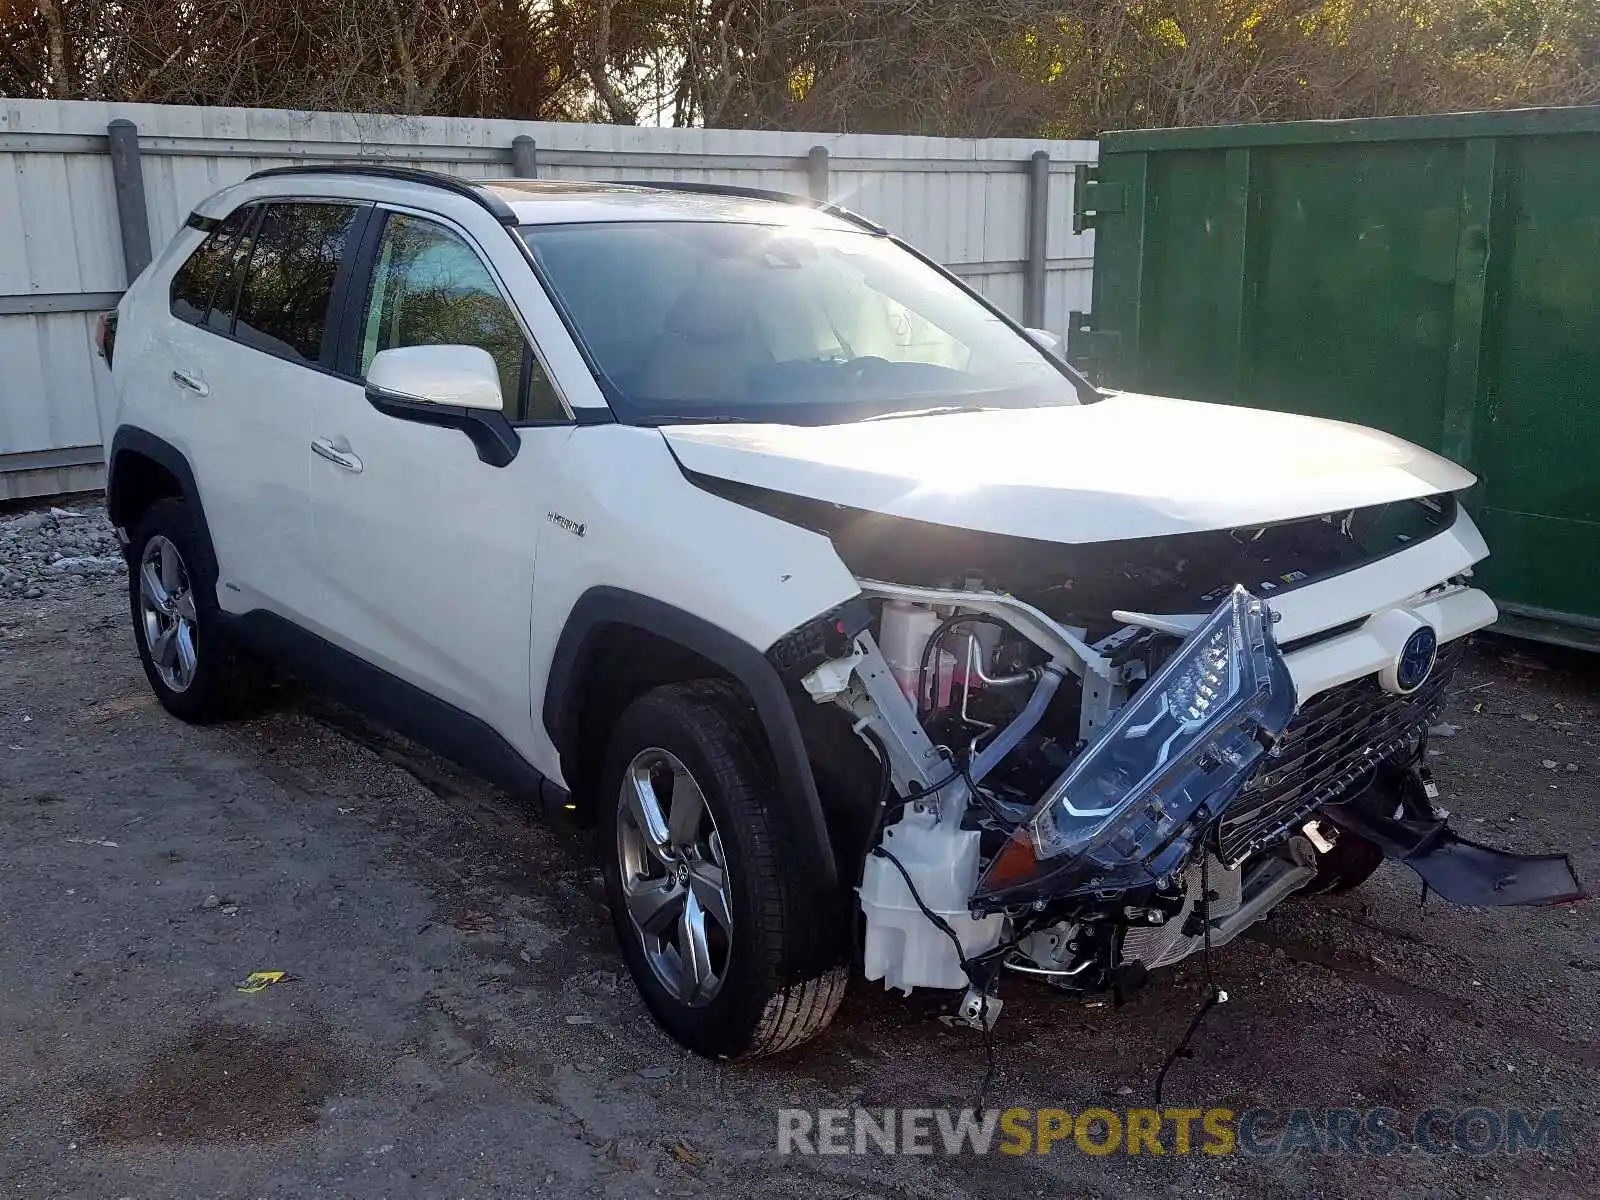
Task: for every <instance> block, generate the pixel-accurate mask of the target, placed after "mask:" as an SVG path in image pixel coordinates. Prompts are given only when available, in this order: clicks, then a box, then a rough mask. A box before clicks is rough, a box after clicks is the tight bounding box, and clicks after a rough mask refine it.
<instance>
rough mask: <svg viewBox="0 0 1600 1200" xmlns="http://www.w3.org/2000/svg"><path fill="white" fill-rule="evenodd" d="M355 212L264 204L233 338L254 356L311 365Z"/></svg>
mask: <svg viewBox="0 0 1600 1200" xmlns="http://www.w3.org/2000/svg"><path fill="white" fill-rule="evenodd" d="M359 212H360V209H358V208H355V207H353V206H351V205H346V204H269V205H268V206H267V208H266V211H265V212H264V213H263V214H262V217H261V224H260V226H259V227H258V228H257V230H256V237H255V246H254V248H253V249H252V250H251V252H250V268H249V271H248V272H247V273H246V275H245V280H244V287H243V289H242V290H241V291H240V294H239V316H238V320H237V322H236V323H235V325H234V336H235V337H237V338H238V339H239V340H240V341H241V342H244V343H245V344H246V345H248V346H254V347H256V348H257V349H258V350H265V351H267V352H268V353H271V354H277V355H281V356H282V357H284V358H289V359H295V360H298V361H301V362H309V363H314V362H316V361H317V360H318V359H319V358H320V357H321V354H322V337H323V333H324V332H325V331H326V329H327V327H328V303H329V301H330V300H331V299H332V297H333V281H334V277H335V276H336V275H337V274H338V271H339V263H340V260H341V259H343V257H344V252H345V242H346V240H347V239H348V237H349V233H350V228H351V226H352V225H353V224H354V222H355V219H356V216H357V214H358V213H359Z"/></svg>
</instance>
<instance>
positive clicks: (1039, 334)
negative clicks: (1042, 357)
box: [1023, 329, 1061, 354]
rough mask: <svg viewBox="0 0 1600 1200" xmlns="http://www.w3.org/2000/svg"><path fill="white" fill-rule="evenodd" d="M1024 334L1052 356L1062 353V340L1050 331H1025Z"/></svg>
mask: <svg viewBox="0 0 1600 1200" xmlns="http://www.w3.org/2000/svg"><path fill="white" fill-rule="evenodd" d="M1023 332H1024V333H1026V334H1027V335H1028V336H1029V337H1031V338H1032V339H1033V340H1034V341H1035V342H1037V343H1038V344H1039V345H1040V346H1041V347H1043V348H1044V349H1045V350H1047V351H1049V352H1050V353H1051V354H1060V353H1061V339H1060V338H1058V337H1057V336H1056V335H1055V334H1053V333H1051V332H1050V331H1049V330H1048V329H1024V330H1023Z"/></svg>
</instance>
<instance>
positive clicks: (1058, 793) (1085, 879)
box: [972, 588, 1582, 913]
mask: <svg viewBox="0 0 1600 1200" xmlns="http://www.w3.org/2000/svg"><path fill="white" fill-rule="evenodd" d="M1462 591H1465V592H1467V593H1469V594H1472V595H1476V594H1477V593H1471V591H1470V589H1462ZM1455 594H1459V593H1455ZM1390 614H1395V615H1398V610H1389V613H1386V614H1379V615H1378V616H1377V617H1374V618H1373V619H1372V620H1373V621H1374V622H1380V623H1381V621H1382V619H1383V618H1384V617H1385V616H1387V615H1390ZM1406 616H1407V617H1408V629H1409V630H1412V631H1414V630H1418V629H1422V630H1424V631H1425V632H1429V633H1431V630H1432V627H1431V626H1424V625H1422V624H1421V623H1420V622H1417V621H1416V620H1415V618H1414V617H1411V614H1410V613H1407V614H1406ZM1407 631H1408V630H1401V631H1400V632H1402V633H1405V632H1407ZM1390 632H1391V633H1392V632H1393V631H1390ZM1385 640H1392V638H1386V639H1385ZM1423 644H1424V645H1426V646H1427V647H1428V649H1427V661H1426V663H1425V665H1424V666H1423V668H1422V671H1421V678H1420V679H1418V680H1415V681H1410V680H1407V681H1405V683H1406V684H1407V685H1408V687H1407V688H1406V689H1405V690H1401V685H1400V684H1398V683H1397V682H1396V680H1395V679H1393V678H1391V677H1390V676H1391V675H1392V673H1393V667H1394V666H1395V665H1396V664H1398V663H1399V662H1400V661H1401V660H1402V658H1403V656H1404V654H1405V653H1406V652H1407V651H1408V650H1409V647H1410V646H1411V642H1410V641H1409V640H1407V639H1406V638H1404V637H1402V638H1401V641H1400V646H1399V649H1398V650H1395V649H1391V650H1390V651H1389V654H1390V656H1391V657H1390V660H1389V662H1388V663H1387V664H1385V667H1384V669H1383V670H1380V671H1378V672H1377V674H1376V675H1374V674H1368V675H1367V676H1365V677H1363V678H1360V679H1356V680H1353V681H1350V682H1348V683H1346V684H1344V685H1342V686H1339V687H1336V688H1333V689H1328V690H1324V691H1322V692H1321V693H1319V694H1318V695H1316V696H1313V697H1312V698H1311V700H1310V701H1309V702H1307V703H1306V704H1305V705H1304V706H1303V707H1302V708H1301V709H1300V710H1299V711H1298V712H1297V710H1296V688H1295V684H1294V682H1293V679H1292V676H1291V674H1290V669H1289V666H1288V663H1287V661H1286V659H1285V656H1284V654H1283V652H1282V651H1281V650H1280V649H1279V648H1278V646H1277V644H1276V641H1275V639H1274V637H1273V618H1272V613H1271V611H1270V610H1268V608H1267V607H1266V605H1264V604H1263V603H1262V602H1261V601H1260V600H1257V599H1256V598H1255V597H1253V596H1251V595H1250V594H1249V593H1247V592H1246V591H1244V589H1243V588H1236V589H1235V590H1234V592H1233V593H1232V595H1230V596H1229V598H1228V599H1227V600H1225V601H1224V602H1223V603H1222V604H1221V605H1220V606H1219V607H1218V608H1217V609H1216V611H1215V612H1213V613H1212V614H1211V615H1210V616H1209V617H1208V618H1207V619H1206V620H1205V622H1204V623H1203V624H1201V625H1200V626H1199V627H1198V628H1197V629H1196V630H1195V631H1194V632H1193V633H1192V634H1191V635H1190V636H1189V637H1188V638H1187V639H1186V640H1185V642H1184V644H1183V646H1182V647H1180V648H1179V650H1178V651H1177V652H1176V653H1175V654H1174V655H1173V656H1172V658H1171V659H1170V660H1168V662H1167V663H1166V664H1165V665H1164V666H1163V667H1162V668H1161V670H1160V671H1158V672H1157V673H1156V675H1155V676H1154V677H1153V678H1152V679H1150V680H1149V682H1147V683H1146V684H1145V685H1144V686H1143V687H1141V688H1140V689H1139V691H1138V692H1137V693H1136V694H1135V696H1134V698H1133V699H1132V700H1131V701H1130V702H1129V703H1128V704H1127V705H1126V706H1124V708H1123V709H1122V710H1121V711H1120V712H1119V713H1118V714H1117V716H1116V718H1115V719H1114V720H1113V721H1112V722H1111V723H1109V724H1108V725H1106V726H1105V727H1104V728H1103V729H1102V730H1101V732H1100V733H1099V735H1098V736H1096V737H1095V739H1094V740H1093V741H1092V742H1091V743H1090V744H1089V746H1087V747H1086V748H1085V749H1084V750H1083V751H1082V753H1080V754H1079V756H1078V757H1077V758H1076V759H1075V760H1074V761H1073V764H1072V766H1071V767H1070V768H1068V770H1067V771H1066V772H1064V773H1063V774H1062V776H1061V777H1060V778H1059V779H1058V780H1057V781H1056V783H1055V784H1054V785H1053V786H1052V787H1051V788H1049V789H1048V790H1047V792H1046V793H1045V795H1044V797H1043V798H1042V799H1041V801H1040V802H1039V804H1038V806H1037V807H1036V808H1035V809H1034V810H1033V812H1032V813H1031V814H1030V816H1029V818H1028V819H1027V820H1026V821H1024V822H1023V823H1022V824H1021V825H1020V826H1019V827H1018V828H1017V830H1016V831H1015V833H1014V834H1013V835H1012V837H1011V839H1010V841H1009V842H1008V843H1007V844H1006V845H1005V846H1004V847H1003V848H1002V849H1001V851H1000V852H999V853H998V854H997V855H995V857H994V859H993V861H992V862H991V863H990V865H989V868H988V870H987V871H986V872H985V873H984V876H983V878H982V879H981V880H980V882H979V885H978V888H977V891H976V892H975V894H974V896H973V900H972V908H973V911H974V912H976V913H983V912H992V911H995V910H996V909H999V908H1005V907H1010V906H1014V905H1018V904H1023V903H1034V904H1038V903H1040V902H1048V901H1053V900H1059V899H1065V898H1069V897H1073V896H1084V897H1089V896H1100V897H1112V896H1115V895H1116V894H1117V893H1119V892H1127V891H1131V890H1134V889H1137V888H1143V887H1148V886H1151V885H1155V886H1157V887H1171V886H1172V884H1173V883H1174V882H1175V880H1176V878H1177V876H1178V875H1179V873H1180V872H1181V871H1182V870H1183V869H1184V867H1185V865H1186V864H1187V863H1188V862H1189V861H1190V860H1191V859H1192V858H1193V857H1194V853H1195V849H1196V847H1197V846H1198V845H1199V844H1200V843H1201V842H1202V840H1210V841H1212V843H1213V844H1214V847H1215V850H1216V852H1217V853H1218V855H1219V857H1220V858H1221V860H1222V861H1223V862H1224V863H1226V864H1228V865H1229V866H1233V865H1237V864H1239V863H1242V862H1244V861H1245V860H1246V859H1248V858H1250V857H1251V856H1252V855H1254V854H1256V853H1258V852H1259V851H1262V850H1265V849H1267V848H1269V847H1271V846H1273V845H1276V844H1278V843H1279V842H1281V841H1282V840H1283V838H1284V837H1285V836H1286V835H1287V834H1288V832H1289V831H1290V830H1292V829H1293V828H1295V827H1297V826H1298V825H1300V824H1302V823H1303V822H1304V821H1305V820H1306V819H1307V818H1309V817H1310V816H1311V815H1312V813H1314V812H1317V811H1319V810H1321V809H1323V807H1324V806H1329V805H1335V804H1341V805H1343V807H1342V808H1341V809H1340V813H1342V815H1339V814H1338V813H1333V812H1330V813H1329V815H1330V816H1332V817H1334V819H1335V820H1336V821H1337V822H1338V823H1340V824H1341V825H1342V826H1343V827H1344V828H1346V829H1347V830H1349V831H1350V832H1353V833H1356V834H1358V835H1360V836H1363V837H1369V839H1370V840H1371V841H1373V842H1374V843H1375V844H1377V845H1378V846H1379V847H1381V848H1382V849H1383V851H1384V853H1385V854H1387V855H1389V856H1391V857H1397V858H1400V859H1401V860H1402V861H1404V862H1406V864H1407V865H1408V866H1411V867H1412V868H1413V869H1414V870H1416V871H1417V872H1418V874H1420V875H1422V876H1423V878H1424V879H1426V880H1428V881H1429V883H1430V886H1433V887H1434V888H1435V890H1436V891H1438V892H1439V893H1440V894H1441V895H1443V896H1445V897H1446V898H1449V899H1455V898H1457V897H1470V898H1466V899H1463V900H1462V902H1463V903H1471V904H1539V903H1553V902H1558V901H1560V900H1564V899H1571V898H1575V897H1577V896H1581V895H1582V890H1581V888H1579V886H1578V883H1577V879H1576V877H1575V876H1574V875H1573V873H1572V870H1571V865H1570V863H1568V862H1567V861H1566V859H1565V858H1564V857H1563V856H1553V857H1551V856H1544V857H1536V858H1523V857H1520V856H1510V855H1503V854H1501V853H1500V852H1498V851H1493V850H1491V849H1489V848H1488V847H1483V846H1478V845H1476V844H1475V843H1470V842H1466V841H1464V840H1463V839H1460V838H1458V837H1456V836H1455V835H1454V834H1452V833H1450V832H1449V831H1448V830H1447V829H1446V828H1445V826H1444V822H1443V820H1442V819H1439V818H1434V817H1433V816H1432V813H1431V810H1426V812H1425V813H1422V814H1412V815H1411V817H1410V818H1409V823H1407V822H1400V821H1397V820H1396V819H1395V815H1394V814H1389V815H1388V816H1385V814H1384V813H1382V812H1381V811H1378V810H1376V809H1373V808H1372V804H1373V803H1374V802H1373V801H1372V800H1370V799H1369V800H1367V801H1365V802H1362V801H1360V799H1359V798H1360V797H1361V796H1368V797H1370V796H1371V795H1373V794H1375V792H1376V791H1377V789H1375V788H1374V787H1373V784H1374V781H1375V780H1376V779H1377V778H1378V777H1379V775H1380V773H1382V774H1386V775H1393V774H1394V773H1395V772H1396V771H1399V770H1400V769H1401V768H1400V767H1399V766H1397V765H1396V764H1400V763H1405V762H1409V761H1411V760H1412V759H1414V758H1415V757H1416V755H1417V754H1418V753H1420V745H1421V742H1422V740H1423V738H1424V736H1425V733H1426V729H1427V726H1428V724H1429V723H1430V722H1431V721H1433V720H1434V719H1436V717H1437V716H1438V714H1439V712H1440V710H1441V709H1442V707H1443V704H1444V700H1445V690H1446V687H1447V686H1448V684H1449V681H1450V678H1451V676H1452V674H1453V672H1454V670H1455V667H1456V665H1457V662H1458V661H1459V658H1460V656H1461V654H1462V652H1463V650H1464V646H1465V643H1464V641H1461V640H1456V641H1453V642H1451V643H1450V644H1449V645H1447V646H1446V647H1445V649H1444V651H1442V652H1441V653H1439V654H1438V655H1437V657H1435V655H1434V643H1433V641H1431V640H1425V641H1424V643H1423ZM1380 680H1381V682H1380ZM1380 807H1381V803H1380ZM1402 815H1403V814H1402ZM1213 831H1214V839H1213V838H1211V835H1212V833H1213ZM1435 880H1437V882H1435Z"/></svg>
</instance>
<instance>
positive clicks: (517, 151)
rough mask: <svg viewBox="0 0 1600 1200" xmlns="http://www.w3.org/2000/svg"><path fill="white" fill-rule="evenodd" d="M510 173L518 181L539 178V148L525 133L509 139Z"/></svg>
mask: <svg viewBox="0 0 1600 1200" xmlns="http://www.w3.org/2000/svg"><path fill="white" fill-rule="evenodd" d="M511 173H512V174H513V175H515V176H516V177H517V178H518V179H537V178H539V146H538V143H536V142H535V141H534V140H533V139H532V138H531V137H529V136H528V135H527V134H525V133H519V134H518V135H517V136H516V137H514V138H512V139H511Z"/></svg>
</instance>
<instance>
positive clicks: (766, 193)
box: [614, 179, 889, 234]
mask: <svg viewBox="0 0 1600 1200" xmlns="http://www.w3.org/2000/svg"><path fill="white" fill-rule="evenodd" d="M614 182H615V183H616V184H618V185H619V186H621V187H636V188H649V189H651V190H652V191H657V192H698V193H700V194H702V195H706V196H734V197H739V198H743V199H745V200H771V201H773V202H774V203H776V204H795V205H799V206H800V207H801V208H814V209H816V210H817V211H818V212H825V213H827V214H828V215H829V216H830V217H838V218H839V219H840V220H841V221H849V222H850V224H852V225H857V226H860V227H861V228H862V229H865V230H868V231H869V232H871V233H876V234H886V233H888V232H889V231H888V230H887V229H885V228H884V227H883V226H882V225H879V224H878V223H877V222H876V221H874V220H872V219H871V218H869V217H863V216H862V215H861V214H860V213H858V212H851V211H850V210H849V209H848V208H844V207H843V206H841V205H838V204H834V203H833V202H832V201H829V200H815V199H812V198H811V197H810V196H802V195H800V194H799V193H798V192H778V191H773V190H772V189H770V188H756V187H744V186H742V185H740V184H737V183H704V182H701V181H699V180H692V179H683V180H668V179H618V180H615V181H614Z"/></svg>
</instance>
